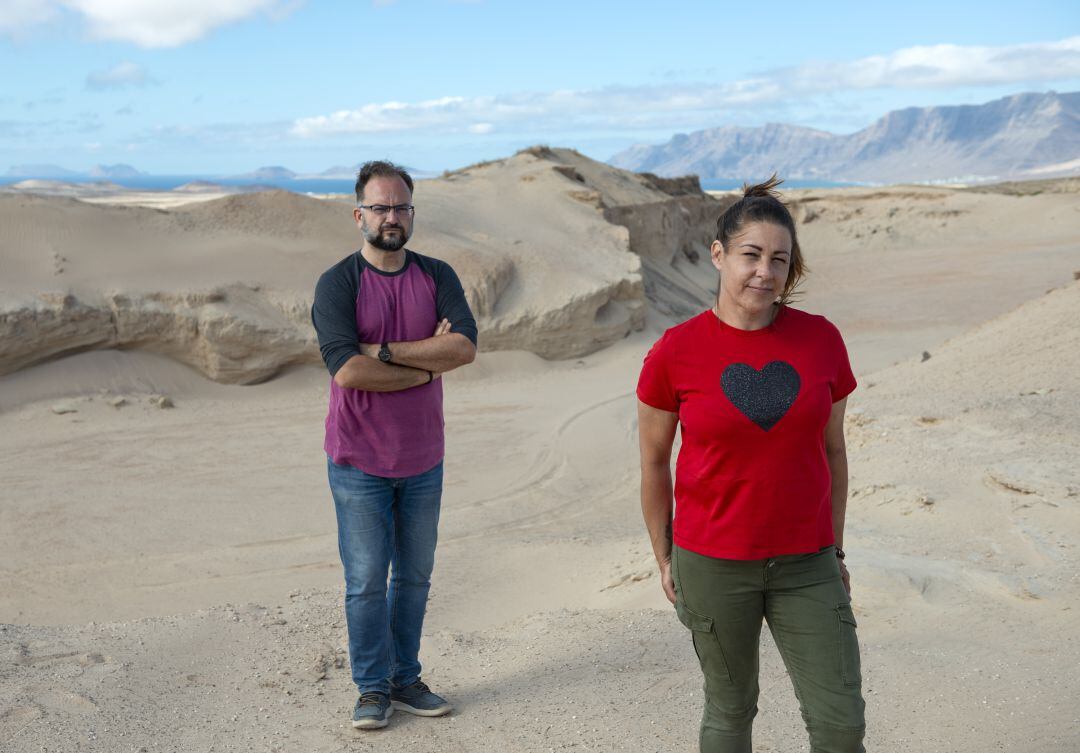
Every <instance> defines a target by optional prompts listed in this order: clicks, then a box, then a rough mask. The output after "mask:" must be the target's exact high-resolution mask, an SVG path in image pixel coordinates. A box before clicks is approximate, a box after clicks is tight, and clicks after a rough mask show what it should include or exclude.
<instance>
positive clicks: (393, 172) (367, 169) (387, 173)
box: [356, 159, 413, 204]
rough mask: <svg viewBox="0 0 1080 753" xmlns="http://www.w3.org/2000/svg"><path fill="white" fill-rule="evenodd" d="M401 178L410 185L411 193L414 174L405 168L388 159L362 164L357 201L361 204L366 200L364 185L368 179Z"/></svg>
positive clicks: (358, 176) (357, 178)
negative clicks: (410, 173)
mask: <svg viewBox="0 0 1080 753" xmlns="http://www.w3.org/2000/svg"><path fill="white" fill-rule="evenodd" d="M375 177H379V178H395V177H396V178H401V179H402V180H403V181H405V185H406V186H408V187H409V193H412V190H413V182H412V176H411V175H409V173H408V172H406V171H405V168H403V167H400V166H398V165H395V164H394V163H393V162H390V161H388V160H379V159H377V160H371V161H370V162H365V163H364V164H362V165H360V172H358V173H357V174H356V203H357V204H360V203H363V201H364V186H366V185H367V184H368V181H369V180H371V179H372V178H375Z"/></svg>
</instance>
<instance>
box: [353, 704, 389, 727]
mask: <svg viewBox="0 0 1080 753" xmlns="http://www.w3.org/2000/svg"><path fill="white" fill-rule="evenodd" d="M393 715H394V705H393V704H390V706H389V707H388V708H387V709H386V716H384V717H383V718H382V719H361V720H360V721H356V720H353V723H352V726H353V729H382V728H383V727H385V726H386V725H387V724H389V723H390V717H392V716H393Z"/></svg>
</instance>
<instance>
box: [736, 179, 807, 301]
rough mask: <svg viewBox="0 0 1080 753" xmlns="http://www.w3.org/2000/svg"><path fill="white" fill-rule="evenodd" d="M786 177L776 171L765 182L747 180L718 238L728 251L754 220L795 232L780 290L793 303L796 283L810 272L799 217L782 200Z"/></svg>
mask: <svg viewBox="0 0 1080 753" xmlns="http://www.w3.org/2000/svg"><path fill="white" fill-rule="evenodd" d="M783 182H784V181H783V180H782V179H780V178H778V177H776V173H773V176H772V177H771V178H769V179H768V180H767V181H765V182H764V183H757V184H755V185H752V186H748V185H746V184H745V183H744V184H743V196H742V198H741V199H739V200H738V201H736V202H735V203H734V204H732V205H731V206H730V207H728V208H727V211H726V212H724V213H723V214H722V215H720V219H718V220H717V221H716V240H718V241H720V245H721V246H723V247H724V253H727V249H728V242H729V241H730V240H731V239H732V238H734V237H735V236H736V235H738V234H739V233H741V232H742V230H743V228H744V227H745V226H746V225H747V224H748V223H751V222H771V223H773V224H774V225H779V226H780V227H782V228H784V229H785V230H787V231H788V233H789V234H790V235H791V265H790V266H789V267H788V276H787V280H785V281H784V290H783V292H781V293H780V302H781V303H790V302H791V298H792V293H793V292H794V290H795V286H796V285H798V284H799V282H801V281H802V279H803V277H804V276H805V275H806V273H807V271H808V270H807V268H806V262H805V261H804V260H803V254H802V249H801V248H799V236H798V235H796V234H795V220H794V218H792V216H791V212H790V211H788V208H787V206H786V205H785V204H784V202H782V201H781V200H780V194H779V192H777V190H776V187H777V186H779V185H780V184H781V183H783Z"/></svg>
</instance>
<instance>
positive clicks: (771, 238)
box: [711, 222, 791, 312]
mask: <svg viewBox="0 0 1080 753" xmlns="http://www.w3.org/2000/svg"><path fill="white" fill-rule="evenodd" d="M711 252H712V262H713V266H715V267H716V268H717V269H719V270H720V297H721V299H723V298H724V297H725V296H726V297H727V299H728V301H729V302H731V303H734V304H736V305H737V306H739V307H740V308H742V309H744V310H746V311H749V312H756V311H762V310H764V309H766V308H768V307H769V306H771V305H772V304H773V302H774V301H775V300H776V299H777V298H778V297H779V295H780V294H781V293H782V292H783V290H784V283H785V282H787V277H788V270H789V269H791V234H790V233H789V232H788V231H787V228H785V227H783V226H782V225H776V224H774V223H772V222H753V223H750V224H748V225H746V226H745V227H744V228H743V231H742V232H741V233H739V234H738V235H736V236H734V237H732V238H731V239H729V241H728V246H727V248H724V247H723V246H722V245H721V244H720V241H713V244H712V248H711Z"/></svg>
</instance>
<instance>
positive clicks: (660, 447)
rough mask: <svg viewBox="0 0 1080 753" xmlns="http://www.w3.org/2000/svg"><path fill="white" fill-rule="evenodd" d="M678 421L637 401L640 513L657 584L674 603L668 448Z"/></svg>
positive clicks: (669, 456)
mask: <svg viewBox="0 0 1080 753" xmlns="http://www.w3.org/2000/svg"><path fill="white" fill-rule="evenodd" d="M678 423H679V416H678V414H676V413H671V412H669V411H665V410H660V409H659V408H653V407H652V406H650V405H646V404H645V403H643V402H641V401H640V400H639V401H638V444H639V445H640V448H641V514H642V516H644V518H645V527H646V528H647V529H648V531H649V540H650V541H651V542H652V550H653V555H654V556H655V557H656V563H657V564H658V565H659V566H660V585H661V586H663V589H664V594H665V595H666V596H667V598H668V601H670V602H671V603H672V604H674V603H675V583H674V581H673V580H672V578H671V519H672V510H673V494H672V487H671V447H672V444H673V443H674V441H675V428H676V427H677V426H678Z"/></svg>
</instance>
